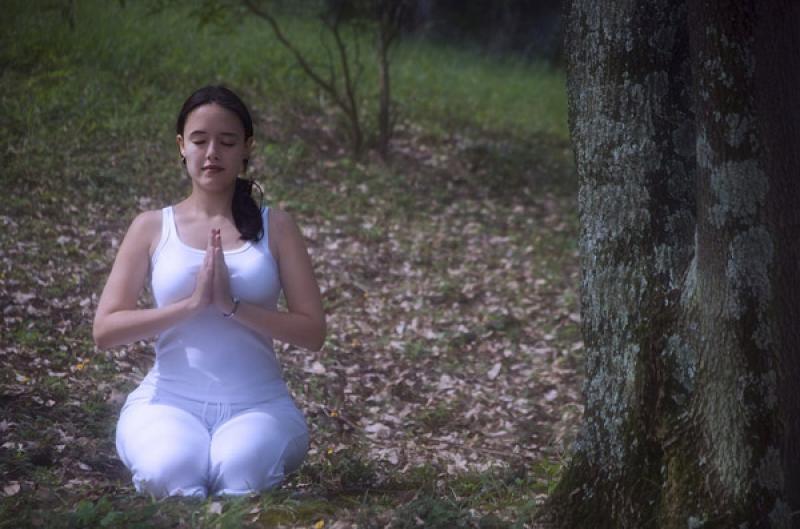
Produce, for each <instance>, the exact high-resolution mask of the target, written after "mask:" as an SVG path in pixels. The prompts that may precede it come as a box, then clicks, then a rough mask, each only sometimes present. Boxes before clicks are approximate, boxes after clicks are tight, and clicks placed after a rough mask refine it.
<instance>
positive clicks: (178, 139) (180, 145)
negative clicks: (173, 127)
mask: <svg viewBox="0 0 800 529" xmlns="http://www.w3.org/2000/svg"><path fill="white" fill-rule="evenodd" d="M175 142H176V143H177V144H178V151H180V153H181V156H183V157H185V156H186V153H184V152H183V136H182V135H180V134H178V135H177V136H176V137H175Z"/></svg>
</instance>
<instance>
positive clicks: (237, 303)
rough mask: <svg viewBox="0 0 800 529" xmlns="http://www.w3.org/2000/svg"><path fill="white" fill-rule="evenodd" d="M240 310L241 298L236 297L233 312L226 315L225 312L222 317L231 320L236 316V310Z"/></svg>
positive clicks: (234, 297)
mask: <svg viewBox="0 0 800 529" xmlns="http://www.w3.org/2000/svg"><path fill="white" fill-rule="evenodd" d="M238 308H239V298H237V297H236V296H233V308H232V309H231V311H230V312H228V313H225V312H223V313H222V316H223V317H224V318H230V317H232V316H233V315H234V314H236V310H237V309H238Z"/></svg>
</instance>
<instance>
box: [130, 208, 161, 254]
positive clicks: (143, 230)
mask: <svg viewBox="0 0 800 529" xmlns="http://www.w3.org/2000/svg"><path fill="white" fill-rule="evenodd" d="M161 217H162V213H161V210H160V209H153V210H148V211H142V212H141V213H139V214H138V215H136V217H134V219H133V221H132V222H131V225H130V227H129V228H128V237H131V238H132V239H133V240H134V241H135V242H137V243H138V244H141V245H146V246H147V247H148V248H149V249H150V250H151V251H150V253H151V254H152V250H153V249H154V247H155V246H154V245H155V244H156V243H157V242H158V239H159V238H160V235H161Z"/></svg>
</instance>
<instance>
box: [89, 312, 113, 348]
mask: <svg viewBox="0 0 800 529" xmlns="http://www.w3.org/2000/svg"><path fill="white" fill-rule="evenodd" d="M92 339H93V340H94V345H95V347H97V348H98V349H100V350H101V351H102V350H103V349H108V348H109V347H111V344H110V343H109V340H108V333H106V332H105V329H103V325H102V324H101V322H98V320H97V319H95V320H94V324H93V325H92Z"/></svg>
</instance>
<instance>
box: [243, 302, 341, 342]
mask: <svg viewBox="0 0 800 529" xmlns="http://www.w3.org/2000/svg"><path fill="white" fill-rule="evenodd" d="M233 319H234V320H236V321H237V322H239V323H241V324H242V325H245V326H247V327H249V328H251V329H253V330H254V331H256V332H258V333H259V334H261V335H262V336H266V337H270V338H275V339H277V340H280V341H282V342H287V343H290V344H292V345H296V346H298V347H303V348H304V349H309V350H311V351H319V350H320V349H321V348H322V345H323V344H324V343H325V319H324V317H323V318H313V317H312V316H308V315H306V314H300V313H296V312H279V311H275V310H269V309H265V308H263V307H259V306H258V305H253V304H250V303H245V302H243V301H242V302H240V303H239V307H238V309H237V310H236V313H235V314H234V315H233Z"/></svg>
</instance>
